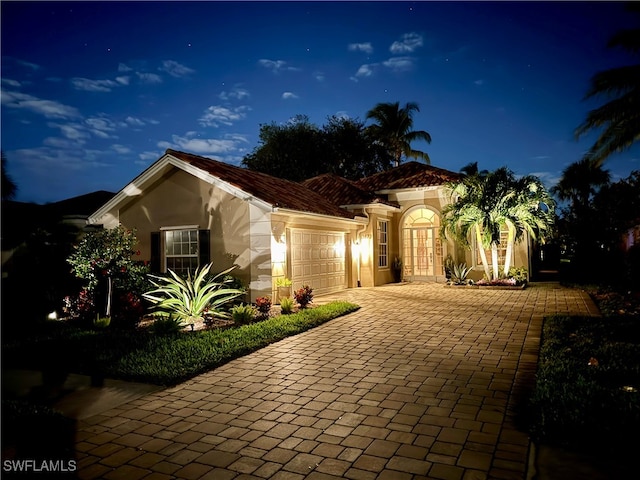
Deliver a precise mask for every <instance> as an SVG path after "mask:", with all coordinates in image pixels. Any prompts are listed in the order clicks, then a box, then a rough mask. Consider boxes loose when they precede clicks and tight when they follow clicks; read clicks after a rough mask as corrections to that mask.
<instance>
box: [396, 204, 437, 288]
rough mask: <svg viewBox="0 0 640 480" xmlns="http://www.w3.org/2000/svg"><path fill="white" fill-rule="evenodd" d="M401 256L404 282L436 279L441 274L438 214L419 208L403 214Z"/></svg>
mask: <svg viewBox="0 0 640 480" xmlns="http://www.w3.org/2000/svg"><path fill="white" fill-rule="evenodd" d="M402 258H403V261H404V267H403V272H402V273H403V277H404V279H405V280H407V281H436V280H437V279H438V278H439V277H440V278H442V277H443V276H444V263H443V247H442V239H441V238H440V217H439V216H438V214H437V213H436V212H435V211H433V210H431V209H428V208H424V207H421V208H415V209H413V210H411V211H409V212H408V213H407V214H406V215H405V217H404V220H403V222H402Z"/></svg>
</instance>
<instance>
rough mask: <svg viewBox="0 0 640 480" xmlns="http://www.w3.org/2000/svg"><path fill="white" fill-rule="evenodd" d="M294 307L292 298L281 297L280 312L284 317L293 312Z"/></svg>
mask: <svg viewBox="0 0 640 480" xmlns="http://www.w3.org/2000/svg"><path fill="white" fill-rule="evenodd" d="M294 305H295V303H294V301H293V298H291V297H283V298H281V299H280V312H281V313H283V314H284V315H289V314H290V313H291V312H293V306H294Z"/></svg>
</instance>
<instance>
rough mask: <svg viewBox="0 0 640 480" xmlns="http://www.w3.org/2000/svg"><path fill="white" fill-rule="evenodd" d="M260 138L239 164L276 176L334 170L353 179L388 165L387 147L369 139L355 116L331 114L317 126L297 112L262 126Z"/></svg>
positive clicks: (297, 177) (302, 176) (298, 176)
mask: <svg viewBox="0 0 640 480" xmlns="http://www.w3.org/2000/svg"><path fill="white" fill-rule="evenodd" d="M259 137H260V144H259V145H258V146H257V147H256V148H255V149H254V150H253V152H251V153H250V154H248V155H246V156H245V157H244V159H243V160H242V164H243V165H244V166H245V167H247V168H249V169H251V170H255V171H258V172H262V173H266V174H269V175H273V176H275V177H278V178H285V179H288V180H293V181H302V180H306V179H308V178H311V177H314V176H316V175H320V174H323V173H335V174H336V175H340V176H342V177H345V178H349V179H354V180H355V179H358V178H362V177H364V176H367V175H371V174H373V173H376V172H379V171H381V170H384V169H386V168H389V166H390V160H391V159H390V157H389V156H388V154H387V152H386V150H384V149H382V148H380V146H379V145H374V144H373V143H372V142H371V140H370V139H369V138H368V136H367V132H366V130H365V127H364V124H363V123H362V122H361V121H359V120H357V119H348V118H343V117H336V116H332V117H329V118H328V120H327V123H326V124H325V125H323V126H322V127H318V126H316V125H314V124H313V123H311V122H310V121H309V118H308V117H307V116H305V115H298V116H296V117H294V118H293V119H292V120H291V121H289V122H287V123H286V124H277V123H275V122H272V123H269V124H264V125H261V126H260V134H259Z"/></svg>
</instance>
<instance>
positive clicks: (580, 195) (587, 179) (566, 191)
mask: <svg viewBox="0 0 640 480" xmlns="http://www.w3.org/2000/svg"><path fill="white" fill-rule="evenodd" d="M609 180H610V176H609V171H608V170H603V168H602V164H601V163H600V162H598V161H597V160H595V159H592V158H583V159H582V160H578V161H577V162H574V163H572V164H571V165H569V166H568V167H567V168H565V169H564V170H563V171H562V177H561V178H560V181H559V182H558V183H557V184H556V185H555V186H554V187H553V188H552V189H551V192H552V193H553V194H554V195H556V196H557V197H558V199H559V200H563V201H569V203H570V208H571V209H572V210H573V211H574V212H577V211H579V210H581V209H583V208H584V207H587V206H588V205H589V203H590V202H591V199H592V198H593V196H594V195H595V194H596V193H597V192H598V190H599V189H600V188H601V187H603V186H605V185H608V184H609Z"/></svg>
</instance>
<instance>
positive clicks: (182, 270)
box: [164, 228, 198, 276]
mask: <svg viewBox="0 0 640 480" xmlns="http://www.w3.org/2000/svg"><path fill="white" fill-rule="evenodd" d="M164 247H165V248H164V253H165V265H166V267H167V270H172V271H174V272H175V273H177V274H178V275H180V276H186V275H187V272H189V271H190V272H191V273H193V272H194V271H195V270H196V268H198V229H197V228H193V229H191V228H190V229H185V230H166V231H165V232H164Z"/></svg>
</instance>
